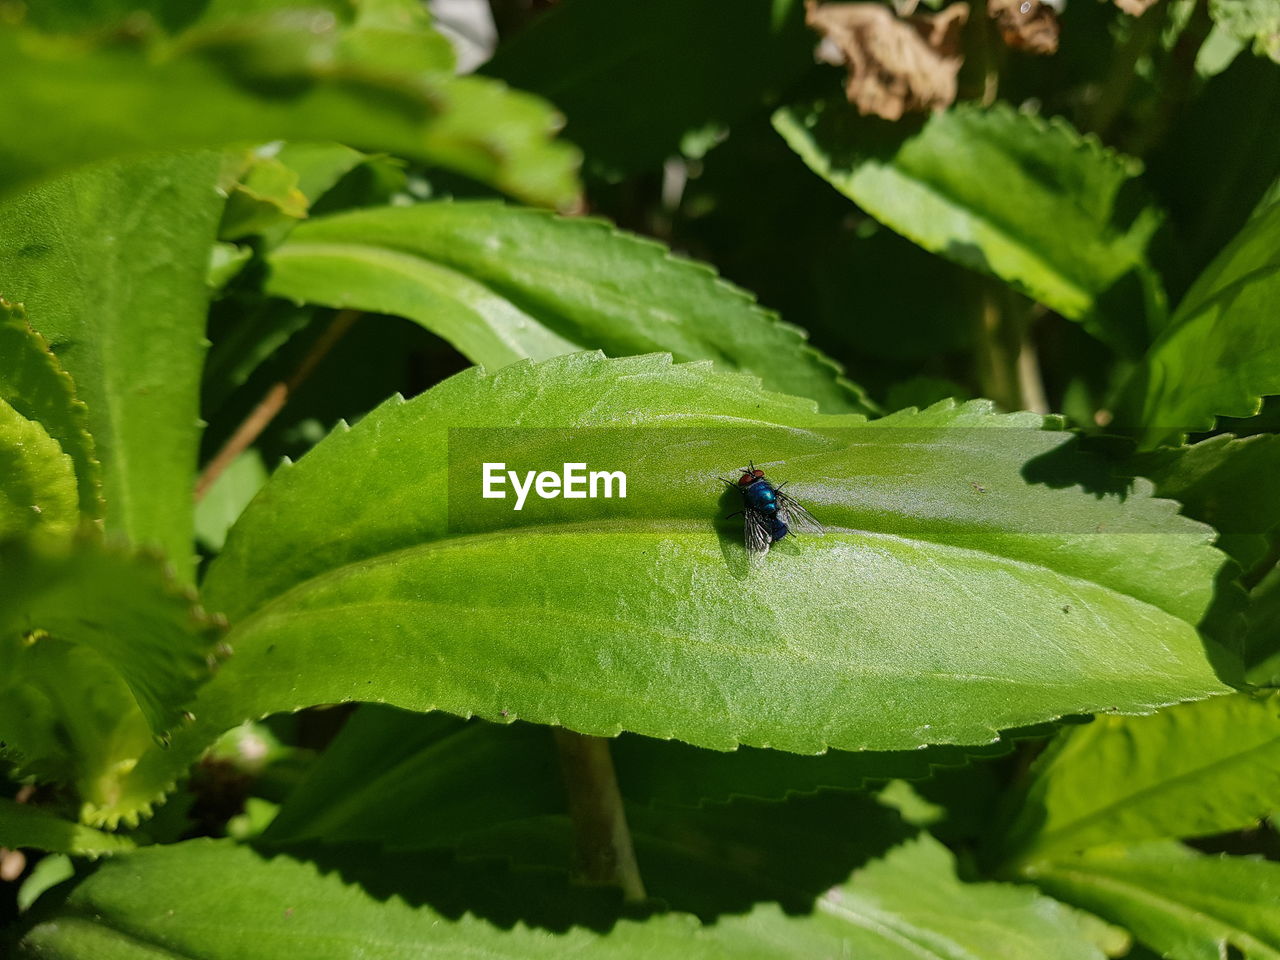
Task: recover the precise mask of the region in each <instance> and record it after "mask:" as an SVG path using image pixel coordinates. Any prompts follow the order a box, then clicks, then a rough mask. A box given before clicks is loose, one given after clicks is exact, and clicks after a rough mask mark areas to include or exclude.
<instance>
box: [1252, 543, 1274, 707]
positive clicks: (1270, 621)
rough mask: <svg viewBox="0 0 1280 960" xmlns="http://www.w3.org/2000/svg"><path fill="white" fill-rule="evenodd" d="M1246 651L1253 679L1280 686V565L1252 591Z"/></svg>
mask: <svg viewBox="0 0 1280 960" xmlns="http://www.w3.org/2000/svg"><path fill="white" fill-rule="evenodd" d="M1244 651H1245V666H1246V668H1247V670H1248V673H1247V676H1248V679H1249V682H1250V683H1256V684H1259V685H1261V686H1267V687H1277V686H1280V566H1277V567H1274V568H1273V569H1272V570H1271V572H1270V573H1268V574H1267V575H1266V576H1265V577H1263V578H1262V580H1261V582H1260V583H1258V585H1257V586H1256V587H1254V588H1253V590H1251V591H1250V593H1249V610H1248V627H1247V629H1246V632H1245V638H1244Z"/></svg>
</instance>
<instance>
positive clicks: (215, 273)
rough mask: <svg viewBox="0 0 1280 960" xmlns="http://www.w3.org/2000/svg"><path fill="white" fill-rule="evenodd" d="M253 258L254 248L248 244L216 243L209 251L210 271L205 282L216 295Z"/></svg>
mask: <svg viewBox="0 0 1280 960" xmlns="http://www.w3.org/2000/svg"><path fill="white" fill-rule="evenodd" d="M251 259H253V249H252V248H251V247H249V246H248V245H244V246H237V245H236V244H234V243H221V242H219V243H215V244H214V245H213V247H212V249H211V250H210V251H209V273H208V275H207V276H206V277H205V283H206V284H207V285H208V287H209V290H210V291H211V292H212V293H214V294H215V295H216V294H218V293H220V292H221V291H222V289H223V288H224V287H225V286H226V285H227V284H229V283H230V282H231V281H232V280H234V279H235V278H236V277H238V276H239V275H240V271H241V270H243V269H244V268H245V265H246V264H247V263H248V262H249V261H250V260H251Z"/></svg>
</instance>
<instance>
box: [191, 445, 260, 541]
mask: <svg viewBox="0 0 1280 960" xmlns="http://www.w3.org/2000/svg"><path fill="white" fill-rule="evenodd" d="M266 482H267V468H266V466H265V465H264V464H263V462H262V455H261V454H260V453H258V451H257V450H254V449H252V448H250V449H249V450H246V451H245V452H244V453H242V454H240V456H238V457H236V459H235V460H233V461H232V462H231V465H230V466H228V467H227V469H226V470H224V471H223V473H222V475H221V476H219V477H218V479H217V480H215V481H214V483H213V486H212V487H210V488H209V490H208V492H207V493H206V494H205V495H204V498H203V499H202V500H201V501H200V502H199V503H198V504H196V539H197V540H198V541H199V542H200V543H201V544H202V545H203V546H204V547H205V548H206V549H209V550H212V551H213V552H215V553H216V552H217V551H219V550H221V549H222V545H223V544H224V543H225V542H226V539H227V531H228V530H230V529H231V525H232V524H233V523H235V522H236V518H237V517H239V516H240V514H241V513H243V512H244V508H245V507H247V506H248V505H249V501H250V500H252V499H253V497H254V494H256V493H257V492H258V491H259V490H261V489H262V485H263V484H264V483H266Z"/></svg>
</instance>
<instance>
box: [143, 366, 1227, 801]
mask: <svg viewBox="0 0 1280 960" xmlns="http://www.w3.org/2000/svg"><path fill="white" fill-rule="evenodd" d="M1044 426H1045V423H1044V420H1043V419H1042V418H1040V417H1037V416H1034V415H1029V414H1027V415H1013V416H998V415H993V414H992V413H991V408H990V405H989V404H986V403H981V402H978V403H971V404H967V405H964V406H960V407H955V406H951V405H946V404H943V405H939V406H937V407H934V408H931V409H930V410H927V411H924V412H920V413H916V412H914V411H908V412H906V413H904V414H899V415H895V416H893V417H887V418H884V419H883V420H878V421H872V422H871V423H866V422H865V421H863V420H861V418H858V417H855V416H849V415H844V416H829V415H822V414H818V413H817V412H815V411H814V409H813V407H812V405H811V404H809V403H806V402H805V401H801V400H797V399H794V398H788V397H783V396H780V395H776V394H770V393H766V392H764V391H762V390H761V389H760V388H759V386H758V383H757V382H756V381H754V380H752V379H751V378H747V377H743V376H741V375H728V374H719V373H716V372H714V371H713V370H712V369H711V368H710V366H709V365H706V364H689V365H677V366H673V365H671V364H670V362H669V361H668V360H665V359H663V358H657V357H638V358H629V359H621V360H617V359H615V360H609V359H605V358H602V357H600V356H598V355H590V354H583V355H575V356H570V357H565V358H558V359H555V360H551V361H544V362H543V363H540V364H531V363H523V364H517V365H513V366H511V367H508V368H505V369H503V370H500V371H498V372H497V373H494V374H484V373H482V372H480V371H477V370H472V371H469V372H466V373H464V374H461V375H459V376H457V377H454V378H452V379H451V380H448V381H446V382H445V383H443V384H440V385H438V386H437V387H435V388H433V389H432V390H430V391H428V392H427V393H425V394H423V395H422V396H420V397H418V398H416V399H415V400H413V401H410V402H407V403H404V402H400V401H398V400H393V401H392V402H390V403H388V404H385V405H384V406H382V407H381V408H379V409H378V410H376V411H374V412H372V413H370V414H369V415H368V416H366V417H365V418H364V419H363V420H362V421H361V422H360V424H359V425H358V426H357V427H355V428H353V429H351V430H350V431H349V432H348V431H346V430H339V431H337V432H335V433H334V434H332V435H331V436H330V437H328V438H326V440H324V441H323V442H321V443H320V444H319V445H317V446H316V447H315V448H314V449H313V450H312V451H311V452H310V453H309V454H308V455H307V456H306V457H305V458H304V459H303V460H302V461H301V462H300V463H299V464H297V465H295V466H292V467H287V468H285V469H283V470H280V471H277V472H276V474H275V475H274V476H273V477H272V480H271V481H270V483H268V485H267V486H266V488H264V490H263V491H262V492H261V493H260V494H259V495H258V497H257V498H256V499H255V501H254V503H253V504H252V505H251V506H250V507H249V509H248V510H246V511H245V513H244V515H243V516H242V517H241V519H240V521H239V522H238V523H237V524H236V527H235V528H234V529H233V531H232V532H231V535H230V537H229V539H228V541H227V546H226V548H225V549H224V551H223V553H222V554H221V555H220V556H219V558H218V560H217V561H216V562H215V563H214V564H213V565H212V566H211V568H210V571H209V575H208V577H207V579H206V583H205V597H206V602H207V603H208V604H209V605H210V606H211V608H213V609H219V610H222V611H223V612H225V613H226V614H227V615H228V616H229V617H230V618H231V620H232V621H233V623H234V624H235V628H234V630H233V633H232V636H231V637H229V642H230V643H232V645H233V646H234V647H235V648H236V651H237V655H236V657H235V658H234V659H233V660H232V661H231V662H230V663H228V664H227V665H226V666H225V667H224V668H223V669H222V671H221V672H220V673H219V675H218V677H217V678H216V680H215V682H214V683H213V684H211V685H209V686H208V687H207V688H206V690H205V694H204V695H202V696H201V698H200V701H199V703H198V704H197V706H196V707H195V708H194V709H195V712H196V713H197V715H198V717H199V720H198V722H197V727H196V728H195V729H193V730H192V731H190V732H189V733H188V734H186V735H183V736H182V737H181V738H180V739H181V741H182V742H181V744H179V743H178V740H177V739H175V744H174V747H173V749H171V750H170V751H169V752H168V753H166V754H163V755H157V756H153V757H150V758H148V759H146V760H144V762H143V763H141V764H140V765H139V767H138V769H137V770H136V771H135V775H136V777H137V778H138V779H139V782H140V783H145V784H148V785H149V786H148V788H147V789H146V790H144V791H143V792H148V793H151V792H154V791H155V790H158V789H161V788H162V787H163V785H164V784H165V783H168V782H169V781H171V780H172V779H173V778H174V776H175V774H177V773H178V772H180V771H181V770H182V769H183V768H184V767H185V765H186V764H187V763H188V762H189V760H190V758H191V756H192V753H191V751H195V750H198V749H200V748H201V747H203V746H204V745H206V744H207V743H208V742H210V741H211V740H212V739H213V738H214V737H216V735H217V734H219V733H221V732H222V731H223V730H225V729H227V728H229V727H231V726H233V725H235V724H236V723H239V722H240V721H242V720H244V719H246V718H252V717H258V716H262V715H266V714H269V713H273V712H278V711H284V710H293V709H296V708H298V707H302V706H307V705H311V704H318V703H332V702H337V701H345V700H382V701H385V702H388V703H392V704H395V705H398V706H402V707H406V708H409V709H415V710H432V709H437V708H438V709H444V710H447V711H449V712H452V713H457V714H460V715H469V714H478V715H481V716H484V717H487V718H490V719H503V718H511V719H514V718H521V719H527V720H532V721H534V722H538V723H555V724H561V725H564V726H568V727H570V728H572V729H576V730H579V731H580V732H584V733H593V734H616V733H618V732H619V731H620V730H623V729H626V730H632V731H635V732H639V733H644V734H647V735H651V736H658V737H664V738H665V737H677V738H679V739H682V740H686V741H688V742H691V743H694V744H698V745H701V746H710V747H716V748H730V747H733V746H735V745H736V744H738V743H746V744H750V745H754V746H775V747H780V748H783V749H788V750H793V751H795V752H800V753H806V752H808V753H813V752H819V751H821V750H822V749H823V748H824V747H826V746H834V747H839V748H844V749H879V750H895V749H911V748H913V747H917V746H919V745H920V744H922V743H984V742H990V741H991V740H992V739H993V738H994V735H995V731H997V730H999V729H1003V728H1008V727H1013V726H1021V725H1025V724H1028V723H1033V722H1041V721H1044V720H1046V719H1048V718H1051V717H1054V716H1058V715H1062V714H1067V713H1089V712H1094V711H1096V710H1099V709H1104V708H1107V709H1109V708H1115V709H1117V710H1120V711H1135V712H1143V711H1146V710H1149V709H1150V708H1151V707H1153V706H1156V705H1159V704H1162V703H1167V702H1170V701H1173V700H1179V699H1184V698H1191V697H1198V696H1204V695H1207V694H1209V693H1212V692H1215V691H1219V690H1222V689H1223V687H1222V686H1221V684H1220V682H1219V681H1218V680H1217V679H1216V677H1215V676H1214V673H1213V670H1212V668H1211V666H1210V664H1209V662H1208V660H1207V659H1206V651H1205V647H1204V646H1203V644H1202V642H1201V640H1200V638H1199V637H1198V636H1197V634H1196V630H1195V627H1194V625H1193V624H1194V623H1195V622H1197V621H1199V620H1200V619H1201V617H1202V616H1203V615H1204V613H1205V610H1206V608H1207V606H1208V604H1209V602H1210V600H1211V598H1212V590H1213V577H1214V575H1215V571H1216V570H1217V568H1218V566H1219V565H1220V563H1221V554H1219V553H1217V551H1215V550H1213V549H1212V548H1211V547H1210V546H1209V544H1208V538H1209V533H1208V531H1207V530H1206V528H1203V527H1201V526H1199V525H1197V524H1194V523H1192V522H1191V521H1188V520H1185V519H1183V518H1180V517H1178V516H1176V514H1175V512H1174V511H1175V505H1174V504H1173V503H1171V502H1169V501H1159V500H1152V499H1150V498H1149V496H1148V488H1147V487H1145V486H1143V485H1142V484H1139V485H1137V486H1136V487H1135V488H1134V489H1133V490H1131V491H1129V492H1128V493H1127V495H1126V496H1125V497H1124V498H1121V497H1119V496H1118V495H1095V494H1094V493H1087V492H1085V491H1084V490H1083V489H1081V488H1080V487H1079V486H1076V485H1075V483H1076V482H1077V480H1075V479H1073V474H1075V471H1078V470H1088V469H1090V466H1089V461H1087V460H1086V459H1084V458H1082V457H1081V456H1080V455H1079V454H1077V453H1075V452H1074V451H1073V447H1072V446H1071V438H1070V436H1069V435H1067V434H1064V433H1061V432H1056V431H1053V430H1045V429H1042V428H1043V427H1044ZM485 427H491V428H496V429H490V430H485V429H483V428H485ZM646 428H652V429H646ZM469 440H470V445H469V446H468V441H469ZM446 441H448V442H449V448H448V449H449V454H448V457H446V455H445V443H446ZM486 441H487V445H486ZM570 450H571V451H572V454H569V453H568V452H567V451H570ZM755 451H760V453H759V454H755ZM753 454H754V455H755V456H756V457H757V462H765V461H764V457H765V456H768V457H769V460H768V461H767V462H768V464H769V466H768V469H769V470H770V471H771V473H772V475H774V476H777V477H778V479H779V480H787V479H789V480H792V481H794V483H793V486H792V487H791V488H789V490H791V491H792V492H793V493H794V496H795V497H796V498H797V499H799V500H800V501H801V502H802V503H804V504H805V505H807V506H809V507H810V508H812V510H813V512H814V513H815V514H816V515H817V516H818V517H819V519H820V520H821V521H822V522H823V523H825V524H826V525H827V526H828V534H827V536H826V537H824V538H819V539H809V540H806V541H804V542H797V543H790V542H788V543H783V544H779V545H778V546H777V547H776V548H775V550H774V552H773V553H772V554H771V556H770V557H769V558H768V562H767V563H765V564H760V565H758V566H757V567H756V568H752V567H750V566H749V565H748V561H747V557H746V554H745V551H744V549H743V547H742V539H741V538H742V527H741V521H736V522H735V521H733V520H729V521H726V520H721V519H720V518H721V517H723V516H724V515H725V514H726V513H729V512H731V511H732V510H733V509H735V507H734V506H732V504H733V503H734V501H735V500H736V499H737V496H736V494H735V493H734V492H733V491H727V492H726V491H725V490H724V487H723V484H722V483H721V482H720V479H719V478H720V477H723V476H725V475H726V474H728V473H731V472H732V471H733V470H735V469H736V468H737V466H739V465H740V464H741V461H742V460H744V459H747V458H748V457H750V456H752V455H753ZM570 456H572V457H574V458H576V457H581V458H582V459H583V460H584V461H586V462H589V463H591V464H592V465H593V468H594V467H598V466H607V467H609V468H615V469H621V470H625V471H627V473H628V474H629V475H630V476H631V477H633V478H634V479H633V481H632V483H633V484H634V487H633V489H632V491H631V493H630V494H629V495H628V497H627V498H625V499H618V498H616V497H615V498H613V499H603V498H597V499H588V500H563V499H557V500H538V501H536V503H535V504H531V505H530V508H528V509H525V510H522V511H519V512H516V511H513V510H512V509H511V507H512V501H511V500H510V499H509V498H508V499H506V500H493V499H482V498H481V497H480V469H479V465H480V460H485V461H489V460H495V459H498V458H502V459H505V460H506V461H509V462H510V463H511V464H512V465H513V466H515V467H518V468H520V469H524V468H526V467H528V466H531V465H537V464H544V465H545V464H551V463H559V462H561V461H562V460H564V459H566V458H567V457H570ZM1037 475H1038V476H1039V477H1040V478H1042V479H1041V482H1029V480H1028V477H1029V476H1030V477H1034V476H1037ZM1077 476H1078V475H1077ZM451 478H452V480H451ZM424 491H436V492H437V494H438V495H424ZM446 493H447V496H446ZM780 597H783V598H786V602H785V603H779V602H778V598H780ZM464 610H465V611H466V612H465V615H463V614H462V613H461V611H464ZM1014 611H1017V612H1016V613H1015V612H1014ZM355 638H358V639H355ZM1215 655H1216V654H1215ZM481 664H483V666H482V667H480V666H479V665H481ZM199 741H203V742H199ZM139 789H142V788H141V787H139Z"/></svg>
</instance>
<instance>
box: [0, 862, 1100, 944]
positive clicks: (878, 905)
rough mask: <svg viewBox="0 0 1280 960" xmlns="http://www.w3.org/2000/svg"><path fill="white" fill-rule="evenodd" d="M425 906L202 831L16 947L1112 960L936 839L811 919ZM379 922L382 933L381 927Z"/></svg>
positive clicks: (871, 873) (120, 876)
mask: <svg viewBox="0 0 1280 960" xmlns="http://www.w3.org/2000/svg"><path fill="white" fill-rule="evenodd" d="M381 879H382V881H383V885H384V889H385V887H386V886H390V890H391V891H394V890H395V884H396V883H401V882H403V883H407V884H409V885H410V886H412V887H416V888H417V890H418V891H422V890H424V889H425V890H426V891H427V892H426V896H427V897H428V898H429V899H428V901H427V903H428V904H429V903H430V902H431V901H432V900H435V901H438V902H439V901H443V902H444V903H446V904H447V903H448V900H449V898H448V892H447V890H448V888H447V886H446V885H444V884H441V883H440V878H437V877H433V876H432V871H431V869H430V865H429V864H423V863H421V862H420V863H419V865H418V867H417V868H416V870H413V871H410V870H409V869H408V868H407V867H406V866H400V868H399V870H398V871H395V872H391V871H388V870H386V869H385V868H384V871H383V873H382V875H381ZM433 881H434V886H433ZM385 896H386V894H383V897H385ZM422 902H423V901H422V894H421V893H419V894H418V896H416V897H414V898H413V899H411V900H410V901H409V902H406V900H405V899H404V898H403V897H391V898H389V899H384V898H380V897H378V896H377V895H375V894H374V893H371V892H370V891H369V890H367V889H364V888H362V887H361V886H360V885H358V884H356V883H349V882H344V879H343V877H342V876H340V875H339V874H338V873H337V872H334V871H330V872H325V871H323V870H322V869H321V868H318V867H317V866H316V865H314V864H311V863H307V862H305V861H299V860H294V859H291V858H289V857H286V856H277V857H275V858H273V859H265V858H263V857H262V856H261V855H260V854H258V853H256V852H254V851H253V850H252V849H250V848H249V847H246V846H239V845H236V844H233V843H231V842H230V841H226V840H192V841H188V842H186V843H180V844H174V845H170V846H161V847H151V848H146V849H142V850H138V851H135V852H132V853H126V854H120V855H118V856H115V857H112V858H111V859H110V860H108V861H106V862H105V863H103V864H102V865H101V866H100V867H99V868H98V870H97V871H96V872H95V873H94V874H92V875H91V876H90V877H88V878H87V879H86V880H84V881H83V882H81V883H80V884H79V885H78V886H77V887H76V888H75V889H74V890H73V891H72V892H71V894H70V896H69V898H68V899H67V901H66V903H65V905H64V906H63V907H61V908H60V909H59V911H57V912H56V913H54V914H53V915H52V916H50V917H47V918H44V919H43V920H42V922H40V923H39V924H37V925H36V926H35V927H34V928H33V929H31V930H30V931H28V932H27V933H26V935H25V937H24V938H23V940H22V941H21V943H20V944H19V948H18V950H19V956H49V955H55V956H58V957H62V958H66V960H79V958H86V960H87V958H94V960H98V958H100V957H103V956H107V955H110V956H111V957H113V958H114V960H135V958H138V960H141V958H146V960H161V958H167V957H173V958H176V957H183V958H192V957H199V958H201V960H223V958H226V960H231V958H239V957H243V956H245V955H247V954H249V953H252V955H253V956H254V957H257V958H260V960H274V958H284V957H294V956H297V955H298V953H299V951H303V952H305V951H311V950H314V949H315V945H316V944H317V943H323V944H324V945H325V951H326V956H328V957H332V958H334V960H339V958H353V960H354V958H356V957H361V958H365V960H369V958H387V960H391V958H395V960H404V958H415V957H438V956H455V955H459V954H465V953H475V952H476V951H483V952H484V955H485V956H487V957H492V958H495V960H505V958H511V960H517V958H519V960H528V958H540V957H547V958H552V957H555V958H559V957H564V956H574V955H577V956H600V957H617V958H625V960H631V958H636V960H639V958H642V957H643V958H649V957H654V956H674V955H679V956H682V957H688V958H690V960H704V958H705V960H713V958H714V960H728V958H731V957H732V958H735V960H741V958H748V960H755V958H760V960H786V958H802V957H803V958H806V960H808V958H812V957H822V956H840V955H841V954H842V952H845V951H846V949H847V950H848V951H850V952H851V954H852V955H853V956H857V957H866V958H876V960H920V958H921V957H930V958H934V960H1025V958H1026V957H1027V955H1028V951H1031V952H1032V953H1033V954H1034V956H1036V957H1039V958H1042V960H1102V956H1103V954H1102V952H1101V950H1099V949H1098V947H1097V946H1096V945H1095V943H1094V942H1093V940H1092V939H1090V937H1091V936H1092V935H1094V934H1095V933H1096V930H1097V928H1096V926H1093V925H1088V924H1086V923H1085V922H1083V921H1082V920H1081V919H1080V918H1079V916H1078V915H1076V914H1075V913H1073V912H1071V911H1070V910H1068V909H1067V908H1065V907H1063V906H1062V905H1061V904H1058V903H1055V902H1054V901H1052V900H1049V899H1047V898H1045V897H1042V896H1039V895H1037V894H1036V893H1035V892H1034V891H1032V890H1029V889H1027V888H1025V887H1014V886H1008V885H1002V884H990V883H985V884H967V883H961V882H959V881H958V880H957V879H956V877H955V873H954V865H953V862H952V858H951V855H950V854H949V853H948V852H947V851H946V849H945V848H944V847H942V846H941V845H940V844H938V843H937V842H936V841H933V840H930V839H929V838H927V837H926V838H921V839H919V840H917V841H913V842H911V843H909V844H907V845H905V846H903V847H900V848H899V849H897V850H895V851H894V852H893V853H891V854H890V855H889V857H887V858H886V859H885V860H884V861H882V862H879V863H876V864H873V865H872V866H870V867H868V868H867V869H865V870H863V871H860V872H859V873H857V874H855V875H854V877H853V878H852V879H851V880H850V881H849V882H848V883H846V884H844V885H843V886H840V887H837V888H835V889H834V890H832V891H831V892H830V893H828V894H827V895H826V896H824V897H822V898H821V899H819V900H818V902H817V904H816V906H815V910H814V912H813V913H812V915H810V916H800V917H787V916H784V915H783V914H782V912H781V911H780V910H779V909H778V908H777V907H775V906H772V905H769V906H762V907H759V908H757V909H756V910H755V911H753V912H752V913H750V914H749V915H747V916H745V917H727V918H722V919H721V920H720V921H719V922H718V923H716V924H715V925H713V926H702V925H700V924H699V923H698V922H697V921H696V920H694V919H693V918H692V917H689V916H686V915H681V914H670V915H666V916H658V917H651V918H649V919H647V920H644V921H629V920H628V921H621V922H619V923H617V924H616V925H615V926H613V928H612V929H611V930H609V932H608V933H605V934H602V933H598V932H595V931H593V930H590V929H588V928H587V927H584V926H575V927H572V928H569V929H564V930H561V931H559V932H553V931H552V930H548V929H545V928H538V927H531V926H527V925H525V924H518V925H516V926H513V927H510V928H509V929H502V928H500V927H498V926H495V925H493V924H491V923H489V922H487V921H485V920H482V919H479V918H478V917H476V916H475V915H474V914H470V913H467V914H461V913H460V912H459V913H452V912H450V913H445V914H444V915H442V912H441V911H440V910H438V909H432V906H430V905H420V904H422ZM447 909H448V907H447V906H446V910H447ZM993 917H998V918H999V922H998V923H993V922H992V918H993ZM375 929H376V930H377V931H378V935H377V936H376V937H370V936H369V935H368V931H370V930H375ZM107 950H110V951H111V953H110V954H107V953H106V952H105V951H107Z"/></svg>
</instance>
